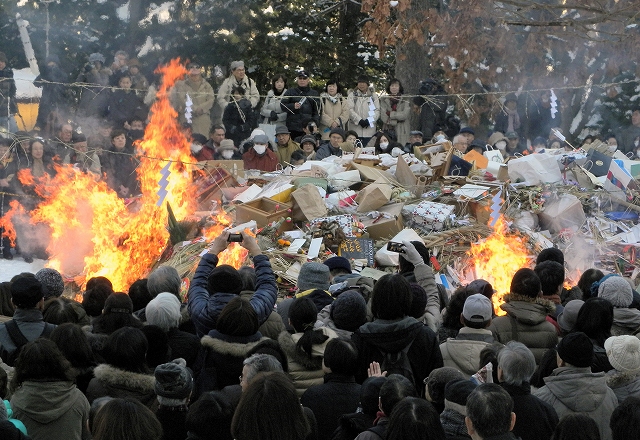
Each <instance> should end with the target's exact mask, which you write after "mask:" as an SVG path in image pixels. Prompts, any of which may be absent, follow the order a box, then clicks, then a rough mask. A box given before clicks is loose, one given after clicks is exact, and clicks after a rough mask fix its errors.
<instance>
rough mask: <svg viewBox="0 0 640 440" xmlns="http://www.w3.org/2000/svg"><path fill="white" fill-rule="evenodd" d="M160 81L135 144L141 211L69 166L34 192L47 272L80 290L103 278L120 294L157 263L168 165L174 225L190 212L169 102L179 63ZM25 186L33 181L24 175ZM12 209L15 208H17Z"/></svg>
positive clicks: (186, 168) (187, 174)
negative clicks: (45, 236) (45, 238)
mask: <svg viewBox="0 0 640 440" xmlns="http://www.w3.org/2000/svg"><path fill="white" fill-rule="evenodd" d="M157 72H158V73H161V74H162V75H163V82H162V85H161V87H160V90H159V91H158V94H157V100H156V102H155V103H154V105H153V107H152V108H151V120H150V123H149V125H148V126H147V128H146V130H145V135H144V138H143V140H142V141H141V142H140V143H139V144H138V151H140V152H141V153H140V154H141V156H140V157H139V160H140V164H139V166H138V168H137V173H138V177H139V180H140V187H141V193H142V196H141V198H140V200H139V203H137V204H136V206H139V208H138V209H136V210H133V209H129V208H128V207H127V204H126V203H125V201H124V200H123V199H121V198H119V197H118V195H117V194H116V193H115V192H114V191H113V190H111V189H110V188H109V187H108V186H107V184H106V183H105V182H104V181H99V180H97V179H96V178H95V177H94V176H92V175H90V174H84V173H81V172H78V171H77V170H74V169H73V168H72V167H70V166H63V167H57V175H56V176H55V177H54V178H53V179H52V180H51V181H50V182H48V183H47V185H36V188H35V189H36V192H38V194H39V195H40V196H41V197H42V198H43V199H44V201H43V202H41V203H40V204H39V206H38V207H37V208H36V209H35V210H34V211H32V213H31V217H32V222H33V223H37V222H43V223H45V224H47V225H49V227H50V229H51V234H52V240H51V243H50V245H49V247H48V249H47V250H48V251H49V253H50V255H52V257H51V260H50V262H49V265H50V267H54V268H56V269H58V270H59V271H61V272H62V273H64V274H66V275H71V276H75V277H76V282H77V283H78V284H79V285H81V286H84V284H85V283H86V280H88V279H89V278H91V277H95V276H105V277H108V278H109V279H110V280H111V282H112V283H113V287H114V289H115V290H116V291H123V290H125V291H126V289H127V288H128V287H129V286H130V285H131V284H132V283H133V282H134V281H135V280H137V279H139V278H143V277H144V276H146V274H147V272H148V271H149V268H150V267H151V266H152V264H153V263H154V262H155V261H156V260H157V259H158V258H159V257H160V255H161V253H162V250H163V249H164V247H165V246H166V244H167V240H168V237H169V233H168V231H167V229H166V225H167V217H168V213H167V209H166V206H165V205H164V203H163V204H162V206H157V205H156V202H158V195H157V191H158V188H159V187H158V181H159V180H160V178H161V177H162V176H161V174H160V171H161V170H162V168H163V167H164V166H165V165H166V164H167V162H168V161H169V162H170V167H169V171H170V175H169V178H168V180H169V183H168V185H167V188H166V189H167V191H168V194H167V196H166V198H165V199H164V202H168V203H170V204H171V207H172V208H173V211H174V213H175V215H176V217H177V218H185V217H187V216H188V215H190V214H192V213H193V212H195V209H196V198H195V190H194V186H193V185H191V182H192V176H191V173H192V169H191V165H190V164H191V163H192V162H193V159H192V158H191V156H190V151H189V142H188V140H187V139H186V137H185V136H184V134H183V132H182V131H181V129H180V127H179V125H178V123H177V119H178V118H177V113H176V111H175V110H174V109H173V107H171V105H170V103H169V99H168V95H169V91H170V89H171V87H172V86H173V85H174V83H175V82H176V81H177V80H179V79H182V78H183V77H184V75H185V74H186V73H187V72H186V69H185V68H184V67H183V66H182V65H181V64H180V60H178V59H176V60H172V61H171V62H170V63H169V64H168V65H166V66H163V67H161V68H159V69H158V71H157ZM23 179H24V180H25V182H29V179H30V176H28V175H25V176H23ZM15 209H16V210H17V207H16V208H15Z"/></svg>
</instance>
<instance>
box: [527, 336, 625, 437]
mask: <svg viewBox="0 0 640 440" xmlns="http://www.w3.org/2000/svg"><path fill="white" fill-rule="evenodd" d="M592 358H593V343H592V342H591V340H590V339H589V337H588V336H587V335H585V334H584V333H582V332H574V333H570V334H568V335H567V336H565V337H564V338H562V340H561V341H560V342H559V343H558V368H557V369H555V370H554V371H553V375H552V376H550V377H547V378H546V379H545V383H546V385H545V386H544V387H542V388H540V389H539V390H537V391H536V392H535V393H534V395H535V396H536V397H539V398H540V399H541V400H543V401H545V402H547V403H549V404H550V405H551V406H553V408H554V409H555V410H556V413H557V414H558V417H560V418H562V417H564V416H565V415H567V414H572V413H583V414H586V415H588V416H590V417H591V418H593V419H594V420H595V421H596V423H597V424H598V428H599V430H600V436H601V437H602V438H603V439H610V438H611V428H610V427H609V419H610V418H611V413H612V412H613V410H614V409H615V407H616V406H617V405H618V398H617V397H616V395H615V393H614V392H613V390H612V389H611V388H609V387H608V386H607V383H606V378H605V377H604V374H602V373H592V372H591V362H592Z"/></svg>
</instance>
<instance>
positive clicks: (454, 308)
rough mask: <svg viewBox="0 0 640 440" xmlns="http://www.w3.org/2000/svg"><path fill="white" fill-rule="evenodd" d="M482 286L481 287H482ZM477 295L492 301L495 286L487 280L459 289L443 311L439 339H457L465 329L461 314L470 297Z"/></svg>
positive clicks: (476, 281) (475, 281)
mask: <svg viewBox="0 0 640 440" xmlns="http://www.w3.org/2000/svg"><path fill="white" fill-rule="evenodd" d="M480 286H481V287H480ZM475 293H482V294H484V295H485V296H487V295H488V296H487V297H488V298H489V299H491V296H492V295H493V286H492V285H491V284H489V283H488V282H486V281H485V280H474V281H472V282H471V283H469V284H468V285H466V286H463V287H459V288H458V289H456V291H455V292H453V295H451V299H450V300H449V304H447V305H446V308H445V309H444V310H443V311H442V322H441V324H440V325H439V326H438V339H439V340H440V341H443V342H444V341H446V340H447V339H448V338H455V337H456V336H457V335H458V333H459V332H460V329H461V328H462V327H463V324H462V322H461V321H460V314H462V310H463V308H464V303H465V301H466V300H467V298H468V297H470V296H471V295H473V294H475Z"/></svg>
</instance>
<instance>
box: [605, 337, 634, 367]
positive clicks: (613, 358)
mask: <svg viewBox="0 0 640 440" xmlns="http://www.w3.org/2000/svg"><path fill="white" fill-rule="evenodd" d="M604 349H605V351H606V352H607V357H608V358H609V362H610V363H611V366H612V367H613V368H615V369H616V370H618V371H620V372H622V373H637V372H639V371H640V339H638V338H637V337H635V336H631V335H622V336H612V337H610V338H608V339H607V340H606V341H604Z"/></svg>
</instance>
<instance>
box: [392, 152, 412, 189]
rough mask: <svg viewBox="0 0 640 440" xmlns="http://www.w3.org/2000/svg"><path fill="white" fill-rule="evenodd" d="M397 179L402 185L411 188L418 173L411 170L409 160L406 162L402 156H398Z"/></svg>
mask: <svg viewBox="0 0 640 440" xmlns="http://www.w3.org/2000/svg"><path fill="white" fill-rule="evenodd" d="M396 179H397V180H398V182H400V184H401V185H403V186H406V187H409V188H410V189H411V187H413V186H415V184H416V175H415V174H413V171H411V169H410V168H409V165H407V162H405V160H404V158H403V157H402V156H398V162H397V165H396Z"/></svg>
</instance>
